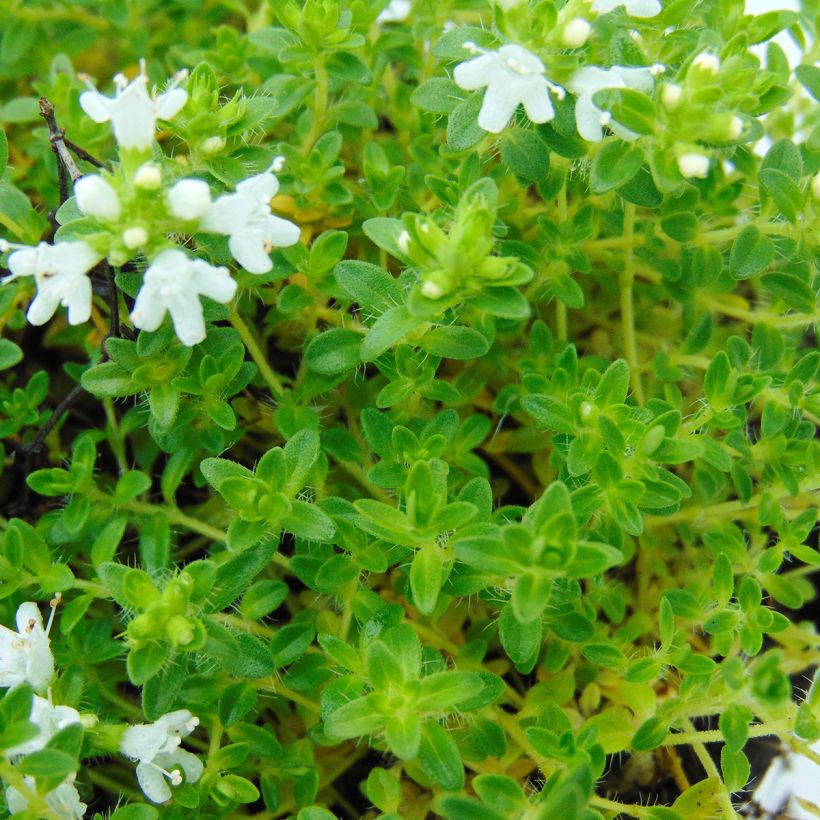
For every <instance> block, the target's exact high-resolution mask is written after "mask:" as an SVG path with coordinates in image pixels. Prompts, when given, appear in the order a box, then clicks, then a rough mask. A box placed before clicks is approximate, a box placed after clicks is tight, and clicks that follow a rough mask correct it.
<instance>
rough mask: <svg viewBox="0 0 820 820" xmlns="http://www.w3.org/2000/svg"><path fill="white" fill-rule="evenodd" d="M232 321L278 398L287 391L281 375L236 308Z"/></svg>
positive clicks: (274, 395) (272, 393) (269, 386)
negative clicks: (275, 371)
mask: <svg viewBox="0 0 820 820" xmlns="http://www.w3.org/2000/svg"><path fill="white" fill-rule="evenodd" d="M230 321H231V324H232V325H233V326H234V328H235V329H236V331H237V332H238V333H239V336H240V338H241V339H242V341H243V342H244V343H245V347H246V348H247V349H248V353H250V354H251V358H252V359H253V361H254V363H255V364H256V366H257V367H258V368H259V372H260V373H261V374H262V378H263V379H264V380H265V382H266V383H267V385H268V388H269V389H270V392H271V395H272V396H273V398H274V399H278V398H279V397H280V396H281V395H282V393H284V392H285V388H284V387H283V385H282V382H281V381H280V380H279V377H278V376H277V375H276V373H274V371H273V369H272V368H271V366H270V365H269V364H268V360H267V359H266V358H265V354H264V353H263V352H262V348H261V347H259V344H258V342H257V341H256V339H255V338H254V335H253V333H251V329H250V328H249V327H248V326H247V325H246V324H245V320H244V319H243V318H242V317H241V316H240V315H239V313H238V312H237V311H235V310H232V311H231V315H230Z"/></svg>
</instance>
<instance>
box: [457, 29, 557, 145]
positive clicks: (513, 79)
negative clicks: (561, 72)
mask: <svg viewBox="0 0 820 820" xmlns="http://www.w3.org/2000/svg"><path fill="white" fill-rule="evenodd" d="M464 48H465V49H467V50H468V51H472V52H473V53H480V56H479V57H476V58H475V59H474V60H468V61H467V62H466V63H460V64H459V65H457V66H456V69H455V71H454V72H453V78H454V79H455V81H456V84H457V85H458V86H459V87H460V88H463V89H464V90H465V91H475V90H477V89H479V88H484V87H485V86H486V87H487V91H486V92H485V94H484V102H483V104H482V106H481V111H480V112H479V114H478V124H479V126H480V127H481V128H483V129H484V130H485V131H489V132H490V133H492V134H498V133H500V132H501V131H503V130H504V129H505V128H506V127H507V125H508V124H509V122H510V120H511V119H512V116H513V114H515V109H516V108H518V106H519V104H523V106H524V111H526V113H527V116H528V117H529V118H530V120H532V122H536V123H540V122H548V121H549V120H551V119H552V118H553V117H554V116H555V110H554V109H553V107H552V100H550V95H549V92H550V90H551V91H553V93H554V94H555V96H556V97H558V99H559V100H560V99H563V97H564V89H563V88H560V87H559V86H556V85H553V84H552V83H551V82H549V80H547V78H546V77H545V76H544V71H545V68H544V64H543V63H542V62H541V60H539V59H538V57H536V56H535V55H534V54H532V53H531V52H529V51H527V49H525V48H523V47H522V46H518V45H506V46H501V48H500V49H498V51H487V52H483V53H481V52H480V49H478V48H476V46H475V45H474V44H472V43H465V44H464Z"/></svg>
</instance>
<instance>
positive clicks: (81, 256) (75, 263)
mask: <svg viewBox="0 0 820 820" xmlns="http://www.w3.org/2000/svg"><path fill="white" fill-rule="evenodd" d="M49 252H50V253H51V255H52V256H51V262H52V264H53V267H54V269H55V270H56V271H57V272H59V273H62V274H68V275H70V276H80V275H81V274H84V273H88V271H90V270H91V268H93V267H94V265H96V264H97V262H99V261H100V259H102V254H100V253H98V252H97V251H95V250H94V248H92V247H91V245H88V244H87V243H85V242H58V243H57V244H56V245H52V246H51V248H50V251H49Z"/></svg>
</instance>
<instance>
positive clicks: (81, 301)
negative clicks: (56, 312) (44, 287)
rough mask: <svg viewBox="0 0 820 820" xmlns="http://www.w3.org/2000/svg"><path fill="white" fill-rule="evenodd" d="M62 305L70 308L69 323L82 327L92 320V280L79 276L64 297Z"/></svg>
mask: <svg viewBox="0 0 820 820" xmlns="http://www.w3.org/2000/svg"><path fill="white" fill-rule="evenodd" d="M62 304H63V305H65V306H66V307H68V323H69V324H70V325H81V324H83V322H87V321H88V320H89V319H90V318H91V280H90V279H89V278H88V277H87V276H77V277H75V278H74V280H73V287H72V288H71V289H70V290H69V291H68V292H67V293H66V294H65V295H64V296H63V299H62Z"/></svg>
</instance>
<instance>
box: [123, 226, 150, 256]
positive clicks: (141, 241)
mask: <svg viewBox="0 0 820 820" xmlns="http://www.w3.org/2000/svg"><path fill="white" fill-rule="evenodd" d="M147 243H148V231H146V230H145V228H143V227H142V226H141V225H134V226H133V227H131V228H126V229H125V230H124V231H123V232H122V244H123V245H125V247H126V248H131V250H134V248H141V247H142V246H143V245H146V244H147Z"/></svg>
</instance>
